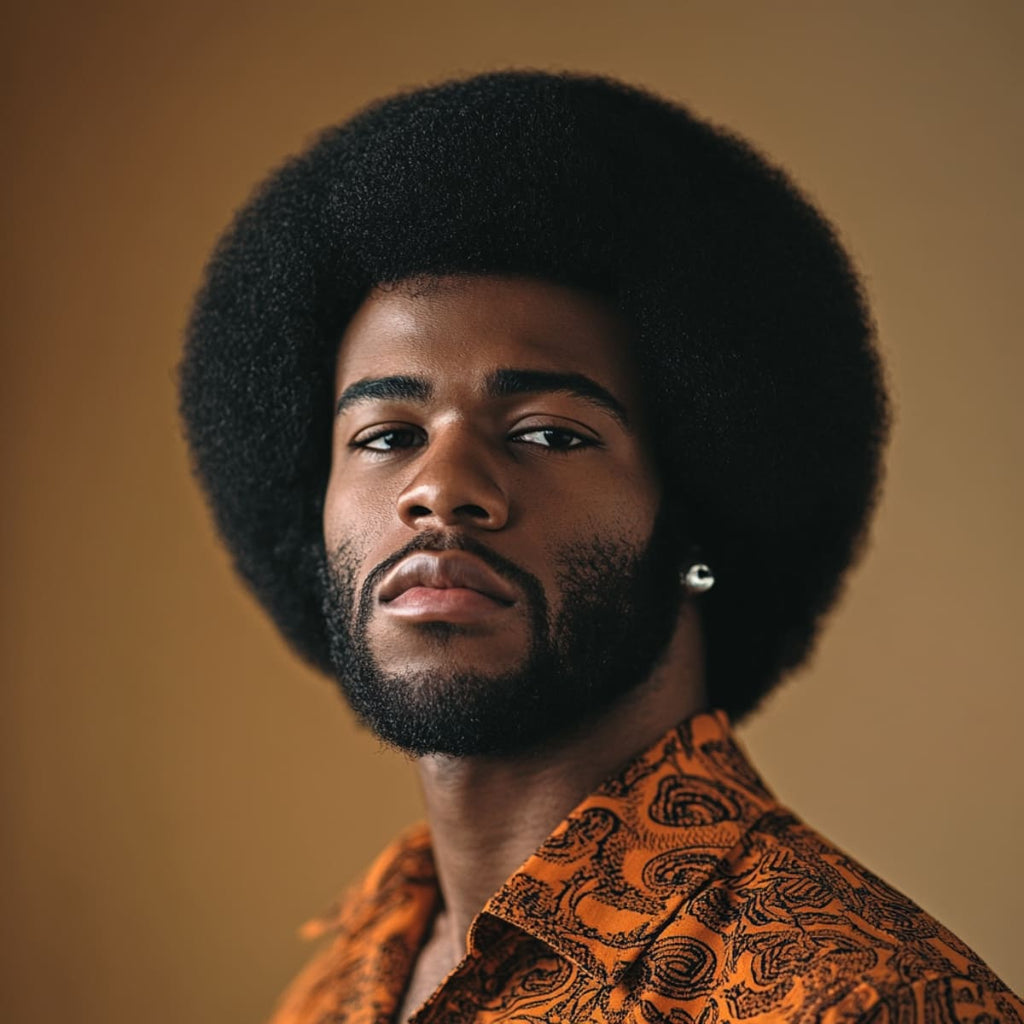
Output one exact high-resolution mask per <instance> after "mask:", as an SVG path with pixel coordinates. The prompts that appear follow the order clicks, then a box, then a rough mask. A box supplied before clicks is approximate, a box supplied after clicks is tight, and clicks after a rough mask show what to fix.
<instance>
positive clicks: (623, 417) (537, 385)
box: [487, 369, 629, 427]
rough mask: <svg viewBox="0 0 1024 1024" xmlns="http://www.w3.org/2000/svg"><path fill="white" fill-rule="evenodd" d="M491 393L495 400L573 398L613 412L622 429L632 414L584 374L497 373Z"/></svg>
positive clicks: (490, 381) (491, 379)
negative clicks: (541, 396)
mask: <svg viewBox="0 0 1024 1024" xmlns="http://www.w3.org/2000/svg"><path fill="white" fill-rule="evenodd" d="M487 393H488V394H489V395H490V396H491V397H492V398H508V397H510V396H512V395H536V394H545V393H547V394H551V393H561V394H566V395H573V396H575V397H576V398H582V399H583V400H584V401H587V402H590V404H591V405H595V406H597V407H598V408H599V409H603V410H604V411H605V412H607V413H610V414H611V415H612V416H613V417H614V418H615V419H617V420H618V421H619V423H621V424H622V426H624V427H625V426H628V425H629V414H628V413H627V412H626V407H625V406H624V405H623V404H622V403H621V402H620V401H619V400H618V399H617V398H616V397H615V396H614V395H613V394H612V393H611V392H610V391H609V390H608V389H607V388H604V387H602V386H601V385H600V384H598V383H597V381H596V380H591V379H590V377H587V376H586V375H585V374H582V373H558V372H555V371H551V370H513V369H505V370H497V371H495V372H494V373H492V374H491V375H490V376H489V377H488V378H487Z"/></svg>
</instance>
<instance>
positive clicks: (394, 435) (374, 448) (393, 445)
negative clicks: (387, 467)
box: [349, 427, 423, 452]
mask: <svg viewBox="0 0 1024 1024" xmlns="http://www.w3.org/2000/svg"><path fill="white" fill-rule="evenodd" d="M422 443H423V437H422V433H421V431H418V430H413V429H412V427H388V428H387V429H385V430H378V431H375V432H373V433H370V434H366V435H365V436H360V435H357V436H356V437H355V438H353V439H352V440H351V441H350V442H349V447H350V448H362V449H364V450H366V451H371V452H393V451H396V450H397V449H399V448H415V447H418V446H419V445H421V444H422Z"/></svg>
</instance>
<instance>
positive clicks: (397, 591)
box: [378, 550, 517, 622]
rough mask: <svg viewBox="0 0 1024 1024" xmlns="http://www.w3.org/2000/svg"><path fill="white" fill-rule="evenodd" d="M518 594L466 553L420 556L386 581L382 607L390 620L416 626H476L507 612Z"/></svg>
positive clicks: (380, 594)
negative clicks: (418, 623)
mask: <svg viewBox="0 0 1024 1024" xmlns="http://www.w3.org/2000/svg"><path fill="white" fill-rule="evenodd" d="M516 599H517V594H516V592H515V591H514V590H513V589H512V588H511V587H510V586H509V584H508V583H506V582H505V581H504V580H503V579H502V578H501V577H500V576H498V575H497V574H496V573H495V572H493V570H491V568H490V567H489V566H487V565H486V564H485V563H484V562H483V561H481V560H480V559H479V558H477V557H476V556H475V555H471V554H469V553H468V552H466V551H458V550H455V551H419V552H416V553H415V554H412V555H410V556H409V557H408V558H405V559H403V560H402V561H401V562H399V563H398V565H397V566H395V567H394V569H392V570H391V572H390V573H389V574H388V575H387V576H386V577H385V578H384V581H383V583H382V584H381V586H380V590H379V592H378V602H379V604H380V605H381V606H382V607H383V608H384V610H385V611H387V612H388V613H390V614H393V615H396V616H398V617H400V618H403V619H413V620H416V621H421V622H427V621H442V620H443V621H448V622H470V621H475V620H477V619H480V618H487V617H489V616H491V615H495V614H497V613H499V612H502V611H506V610H507V609H509V608H511V607H513V606H514V605H515V604H516Z"/></svg>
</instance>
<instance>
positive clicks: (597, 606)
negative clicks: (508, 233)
mask: <svg viewBox="0 0 1024 1024" xmlns="http://www.w3.org/2000/svg"><path fill="white" fill-rule="evenodd" d="M627 352H628V335H627V328H626V326H625V324H623V323H622V322H621V321H620V320H619V319H618V318H617V317H616V316H615V315H614V314H613V312H612V311H611V310H609V309H607V308H606V307H605V306H604V305H602V304H601V303H600V302H599V301H598V300H597V299H595V298H592V297H590V296H588V295H586V294H584V293H581V292H578V291H575V290H572V289H568V288H564V287H560V286H557V285H553V284H547V283H542V282H539V281H534V280H527V279H519V278H498V277H471V276H466V277H452V278H433V279H429V280H427V281H421V282H411V283H407V284H403V285H400V286H396V287H392V288H389V289H386V290H377V291H375V292H374V293H372V294H371V295H370V297H369V298H368V299H367V300H366V301H365V302H364V303H363V305H362V306H361V308H360V309H359V310H358V312H357V313H356V315H355V316H354V318H353V319H352V321H351V323H350V324H349V326H348V328H347V330H346V332H345V335H344V337H343V339H342V341H341V345H340V349H339V354H338V362H337V373H336V380H335V384H336V391H335V397H336V401H337V410H338V411H337V415H336V421H335V428H334V438H333V455H332V463H331V472H330V478H329V482H328V486H327V493H326V499H325V505H324V540H325V546H326V550H327V554H328V565H327V567H326V571H325V590H326V593H327V599H326V607H325V613H326V615H327V623H328V630H329V632H330V635H331V641H332V658H333V660H334V663H335V667H336V670H337V673H338V677H339V680H340V681H341V684H342V686H343V688H344V690H345V692H346V695H347V696H348V698H349V701H350V703H352V705H353V707H354V708H355V710H356V712H357V713H358V714H359V715H360V717H361V718H362V719H363V720H364V721H365V722H366V723H367V724H368V725H369V726H370V727H371V728H372V729H374V730H375V731H376V732H377V733H378V734H379V735H380V736H381V737H382V738H384V739H385V740H387V741H389V742H392V743H395V744H396V745H398V746H400V747H403V748H405V749H407V750H409V751H411V752H414V753H418V754H419V753H427V752H437V753H447V754H455V755H464V754H500V753H510V752H514V751H518V750H523V749H528V748H529V747H531V746H534V745H536V744H538V743H541V742H543V741H544V740H546V739H549V738H551V737H552V736H556V735H558V734H561V733H564V732H566V731H568V730H571V729H572V728H573V727H576V726H579V725H580V724H582V723H583V722H585V721H587V720H588V719H589V718H591V717H593V716H594V715H597V714H599V713H601V712H602V711H605V710H607V708H608V707H609V706H610V705H612V704H613V703H614V702H615V701H616V700H617V699H618V698H619V697H621V695H622V694H624V693H625V692H628V691H629V690H631V689H632V688H633V687H635V686H636V685H638V684H639V683H640V682H642V681H643V679H644V678H646V677H647V675H648V674H649V672H650V670H651V668H652V667H653V665H654V663H655V661H656V659H657V657H658V655H659V654H660V653H661V652H662V651H663V649H664V647H665V645H666V643H667V641H668V638H669V636H670V634H671V630H672V627H673V625H674V623H675V617H676V613H677V611H678V601H679V586H678V577H677V575H676V573H677V566H676V565H675V564H674V562H673V560H672V558H671V555H670V554H669V553H668V552H667V551H666V550H665V530H664V529H663V528H662V527H661V526H660V519H659V508H660V492H659V487H658V484H657V480H656V476H655V472H654V468H653V465H652V463H651V460H650V458H649V456H648V454H647V449H646V445H645V443H644V439H643V432H644V424H643V422H642V418H641V410H640V408H639V405H638V395H637V389H636V382H635V379H634V374H633V370H632V366H631V364H630V362H629V360H628V358H627Z"/></svg>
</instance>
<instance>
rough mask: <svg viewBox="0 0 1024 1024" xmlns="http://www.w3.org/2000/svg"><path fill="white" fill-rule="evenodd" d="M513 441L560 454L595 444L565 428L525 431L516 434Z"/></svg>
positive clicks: (539, 428)
mask: <svg viewBox="0 0 1024 1024" xmlns="http://www.w3.org/2000/svg"><path fill="white" fill-rule="evenodd" d="M512 440H513V441H517V442H520V443H522V444H533V445H537V446H538V447H540V448H551V449H554V450H555V451H560V452H565V451H569V450H570V449H572V448H586V447H589V446H590V445H592V444H594V442H593V441H592V440H591V439H590V438H589V437H584V436H583V435H582V434H577V433H576V431H575V430H567V429H566V428H564V427H538V428H536V429H534V430H524V431H523V432H522V433H519V434H515V435H514V436H513V437H512Z"/></svg>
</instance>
